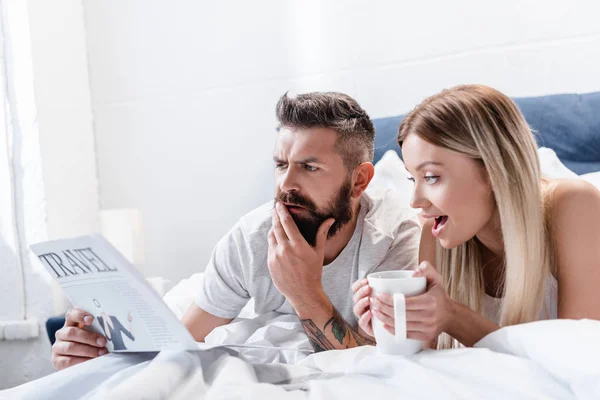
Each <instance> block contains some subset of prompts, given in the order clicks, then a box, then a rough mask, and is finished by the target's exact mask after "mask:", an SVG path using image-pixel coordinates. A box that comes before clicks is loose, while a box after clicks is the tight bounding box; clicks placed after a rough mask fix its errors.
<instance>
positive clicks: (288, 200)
mask: <svg viewBox="0 0 600 400" xmlns="http://www.w3.org/2000/svg"><path fill="white" fill-rule="evenodd" d="M275 200H276V201H278V202H280V203H285V204H288V205H293V206H299V207H304V208H306V209H308V210H316V207H315V205H314V203H313V202H312V201H310V200H309V199H307V198H304V197H302V196H300V195H298V194H295V193H294V192H291V193H286V192H281V193H279V194H278V195H277V197H276V199H275Z"/></svg>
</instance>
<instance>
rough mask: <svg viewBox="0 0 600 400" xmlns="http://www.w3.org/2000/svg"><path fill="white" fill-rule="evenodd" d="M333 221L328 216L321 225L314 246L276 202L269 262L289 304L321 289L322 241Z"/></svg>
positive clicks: (276, 281) (270, 235) (286, 211)
mask: <svg viewBox="0 0 600 400" xmlns="http://www.w3.org/2000/svg"><path fill="white" fill-rule="evenodd" d="M334 222H335V220H334V219H333V218H329V219H327V220H326V221H324V222H323V223H322V224H321V226H320V227H319V230H318V232H317V237H316V245H315V247H312V246H311V245H309V244H308V243H307V242H306V240H305V239H304V237H303V236H302V234H301V233H300V231H299V230H298V227H297V226H296V223H295V222H294V220H293V219H292V216H291V215H290V213H289V212H288V210H287V208H286V207H285V206H284V205H283V204H281V203H279V202H277V203H276V205H275V209H274V210H273V226H272V227H271V230H270V231H269V235H268V242H269V251H268V265H269V271H270V272H271V277H272V279H273V283H274V284H275V287H277V289H278V290H279V291H280V292H281V293H282V294H283V295H284V296H285V297H286V298H287V299H288V301H289V302H290V303H291V304H292V306H294V304H295V303H298V302H302V301H303V300H305V299H306V298H311V297H313V296H314V294H315V293H319V292H322V290H323V289H322V288H323V286H322V284H321V276H322V273H323V258H324V255H325V242H326V241H327V233H328V232H329V228H331V225H333V223H334ZM294 308H295V307H294Z"/></svg>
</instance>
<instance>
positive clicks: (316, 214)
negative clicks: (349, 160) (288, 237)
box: [275, 178, 352, 247]
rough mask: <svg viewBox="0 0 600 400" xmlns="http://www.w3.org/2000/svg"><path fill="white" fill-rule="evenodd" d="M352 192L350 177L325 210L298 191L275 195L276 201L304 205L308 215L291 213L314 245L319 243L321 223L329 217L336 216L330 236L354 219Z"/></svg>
mask: <svg viewBox="0 0 600 400" xmlns="http://www.w3.org/2000/svg"><path fill="white" fill-rule="evenodd" d="M351 193H352V182H351V181H350V178H348V179H347V180H346V181H345V182H344V183H343V184H342V187H340V190H339V191H338V193H337V195H336V196H335V198H334V199H333V200H332V201H330V202H329V204H328V205H327V207H326V208H325V210H318V209H317V207H316V205H315V203H314V202H313V201H312V200H310V199H308V198H306V197H303V196H301V195H299V194H297V193H296V192H289V193H287V192H280V193H279V194H278V195H277V196H276V197H275V202H280V203H285V204H288V205H295V206H301V207H304V210H305V211H307V212H308V215H298V214H293V213H290V214H291V216H292V218H293V220H294V222H295V223H296V226H297V227H298V230H299V231H300V233H301V234H302V236H303V237H304V239H305V240H306V241H307V242H308V244H310V245H311V246H312V247H315V245H316V244H317V232H318V230H319V227H320V226H321V224H322V223H323V222H324V221H325V220H326V219H328V218H334V219H335V222H334V223H333V225H331V228H329V233H328V234H327V237H328V238H330V237H332V236H333V235H335V234H336V233H337V232H339V230H340V229H342V227H343V226H344V225H346V224H347V223H348V222H350V220H351V219H352V206H351V204H350V199H351Z"/></svg>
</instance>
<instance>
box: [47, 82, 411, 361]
mask: <svg viewBox="0 0 600 400" xmlns="http://www.w3.org/2000/svg"><path fill="white" fill-rule="evenodd" d="M276 113H277V118H278V120H279V123H280V128H279V131H278V133H277V138H276V143H275V150H274V156H273V160H274V162H275V199H274V201H273V202H269V203H267V204H265V205H264V206H262V207H259V208H258V209H256V210H254V211H252V212H250V213H249V214H247V215H246V216H244V217H242V218H241V219H240V221H239V222H238V223H237V224H236V225H235V226H234V227H233V229H232V230H231V231H230V232H229V233H227V234H226V235H225V236H224V237H223V238H222V239H221V240H220V241H219V243H218V244H217V246H216V247H215V249H214V251H213V253H212V256H211V259H210V262H209V264H208V266H207V268H206V273H205V277H204V287H203V289H202V291H201V292H200V293H199V295H198V297H197V298H196V300H195V301H194V302H193V303H192V304H191V305H190V307H189V309H188V310H187V312H186V314H185V315H184V317H183V319H182V321H183V323H184V324H185V326H186V327H187V328H188V330H189V331H190V332H191V334H192V336H193V337H194V338H195V339H196V340H197V341H204V338H205V337H206V336H207V335H208V334H209V333H210V332H211V331H212V330H213V329H215V328H216V327H218V326H221V325H225V324H228V323H229V322H231V320H232V319H233V318H235V317H236V316H237V315H238V314H239V312H240V311H241V309H242V308H243V307H244V305H245V304H246V303H247V302H248V301H249V299H250V298H253V299H254V300H255V311H256V312H257V313H259V314H261V313H266V312H269V311H278V312H281V313H290V314H297V315H298V317H299V318H300V321H301V323H302V326H303V327H304V330H305V331H306V334H307V336H308V338H309V340H310V342H311V344H312V345H313V347H314V349H315V351H321V350H329V349H344V348H348V347H354V346H359V345H363V344H373V343H374V342H373V341H372V338H370V337H369V336H367V335H366V334H365V333H364V332H362V331H359V328H358V324H357V321H356V318H355V317H354V315H353V312H352V307H353V301H352V290H351V284H352V283H353V282H355V281H356V280H358V279H360V278H363V277H365V276H366V275H367V274H368V273H371V272H373V271H382V270H392V269H404V268H409V269H414V268H416V266H417V260H418V242H419V236H420V235H419V233H420V229H419V225H418V223H417V222H416V219H415V218H414V212H413V211H411V210H409V209H404V208H402V207H401V206H400V205H399V204H400V203H399V200H398V199H397V198H396V197H395V196H394V195H393V193H391V192H386V193H384V194H382V195H381V196H374V195H370V194H367V193H365V190H366V189H367V186H368V184H369V182H370V181H371V179H372V178H373V174H374V167H373V164H372V160H373V148H374V137H375V132H374V129H373V124H372V123H371V120H370V119H369V117H368V115H367V113H366V112H365V111H364V110H363V109H362V108H361V107H360V106H359V105H358V103H357V102H356V101H355V100H354V99H352V98H350V97H349V96H346V95H344V94H341V93H307V94H302V95H299V96H297V97H295V98H291V97H288V96H287V94H285V95H283V97H281V99H280V100H279V102H278V104H277V109H276ZM88 317H89V320H85V318H88ZM90 323H91V316H89V315H87V316H86V314H85V313H84V312H82V311H81V310H70V311H69V313H68V314H67V321H66V323H65V327H63V328H62V329H61V330H60V331H59V332H57V342H56V343H55V345H54V346H53V362H54V365H55V367H56V368H58V369H60V368H64V367H66V366H69V365H72V364H76V363H78V362H82V361H85V359H88V358H94V357H96V356H97V355H98V352H99V351H100V352H104V351H103V350H104V349H103V348H102V347H103V346H104V344H103V343H105V341H104V338H103V337H101V336H98V335H95V334H93V333H90V332H87V331H85V330H84V329H81V328H80V326H84V325H86V324H87V325H89V324H90ZM96 341H98V342H97V343H96ZM99 348H100V350H99Z"/></svg>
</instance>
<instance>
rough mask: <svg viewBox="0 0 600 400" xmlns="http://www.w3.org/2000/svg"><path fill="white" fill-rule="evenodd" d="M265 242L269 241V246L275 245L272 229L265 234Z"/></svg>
mask: <svg viewBox="0 0 600 400" xmlns="http://www.w3.org/2000/svg"><path fill="white" fill-rule="evenodd" d="M267 243H269V247H275V246H277V240H276V239H275V233H273V229H272V228H271V229H269V234H268V235H267Z"/></svg>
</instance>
